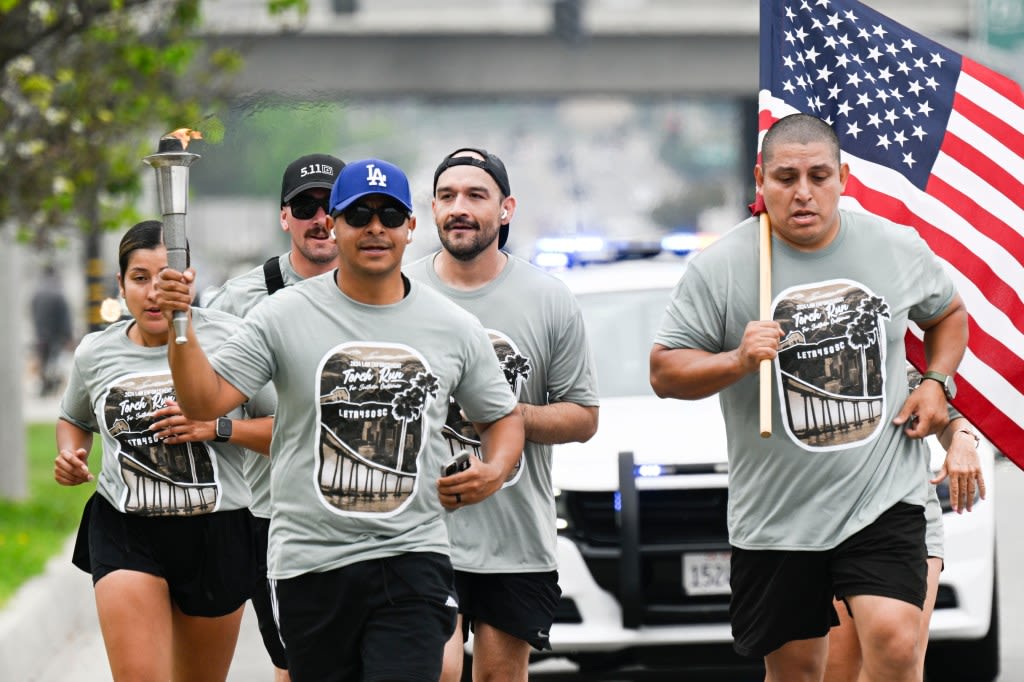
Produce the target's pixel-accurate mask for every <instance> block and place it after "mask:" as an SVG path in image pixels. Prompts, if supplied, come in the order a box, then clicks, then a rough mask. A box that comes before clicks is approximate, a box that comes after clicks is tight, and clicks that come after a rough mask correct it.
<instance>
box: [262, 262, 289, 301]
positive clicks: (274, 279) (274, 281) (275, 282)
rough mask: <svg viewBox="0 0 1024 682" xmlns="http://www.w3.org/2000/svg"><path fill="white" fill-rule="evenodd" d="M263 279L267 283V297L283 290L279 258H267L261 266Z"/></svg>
mask: <svg viewBox="0 0 1024 682" xmlns="http://www.w3.org/2000/svg"><path fill="white" fill-rule="evenodd" d="M263 278H264V279H265V280H266V282H267V296H272V295H273V294H274V292H275V291H279V290H281V289H284V277H283V276H282V275H281V257H280V256H274V257H273V258H268V259H267V262H266V263H264V264H263Z"/></svg>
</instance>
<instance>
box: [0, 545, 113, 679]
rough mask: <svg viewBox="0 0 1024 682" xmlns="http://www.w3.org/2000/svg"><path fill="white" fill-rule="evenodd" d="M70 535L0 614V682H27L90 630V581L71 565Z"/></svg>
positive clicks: (92, 625) (92, 619)
mask: <svg viewBox="0 0 1024 682" xmlns="http://www.w3.org/2000/svg"><path fill="white" fill-rule="evenodd" d="M74 546H75V537H74V536H73V535H72V536H71V538H69V539H68V541H67V542H65V543H64V549H63V550H62V551H61V552H60V554H58V555H56V556H54V557H53V558H51V559H50V560H49V561H48V562H47V564H46V569H45V570H44V571H43V574H42V575H39V576H36V577H34V578H32V579H30V580H29V581H28V582H26V583H25V584H24V585H22V586H21V587H20V588H19V589H18V591H17V592H16V593H15V594H14V596H13V597H12V598H11V600H10V601H9V602H8V603H7V605H6V606H5V607H4V608H3V610H0V670H2V671H3V676H4V679H8V680H24V681H25V682H31V680H34V679H36V677H37V676H38V675H39V674H41V673H42V671H43V670H44V669H45V668H46V666H47V665H48V663H49V662H50V660H51V659H52V658H53V657H54V656H56V655H57V654H58V652H60V651H61V650H62V649H63V647H64V645H65V644H66V643H68V642H69V641H70V640H71V639H72V637H73V635H74V633H75V632H77V631H80V630H81V629H83V628H95V619H96V617H95V608H96V606H95V602H94V600H93V591H92V581H91V580H90V578H89V576H88V575H86V574H85V573H83V572H82V571H80V570H78V569H77V568H75V567H74V566H73V565H72V564H71V553H72V550H73V549H74Z"/></svg>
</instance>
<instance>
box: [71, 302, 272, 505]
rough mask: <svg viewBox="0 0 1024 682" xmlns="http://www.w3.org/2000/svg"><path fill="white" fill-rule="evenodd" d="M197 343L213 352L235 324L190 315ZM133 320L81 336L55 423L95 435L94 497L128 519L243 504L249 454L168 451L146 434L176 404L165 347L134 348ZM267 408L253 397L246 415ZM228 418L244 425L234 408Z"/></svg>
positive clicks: (231, 449)
mask: <svg viewBox="0 0 1024 682" xmlns="http://www.w3.org/2000/svg"><path fill="white" fill-rule="evenodd" d="M192 320H193V324H194V325H195V330H196V336H197V338H198V339H200V342H201V343H202V344H203V346H204V347H206V348H209V349H216V348H218V347H219V346H220V345H221V343H223V341H224V340H225V339H226V338H228V337H229V336H230V335H231V334H232V333H233V332H234V331H235V329H237V326H238V325H239V324H240V323H241V320H239V319H237V318H236V317H234V316H232V315H228V314H226V313H221V312H216V311H214V312H211V311H206V310H203V309H202V308H193V309H192ZM132 324H134V321H133V320H122V321H120V322H116V323H114V324H112V325H111V326H109V327H107V328H106V329H104V330H103V331H99V332H93V333H92V334H89V335H87V336H86V337H85V338H84V339H82V342H81V343H80V344H79V345H78V348H77V349H76V350H75V360H74V365H73V367H72V370H71V375H70V377H69V379H68V386H67V389H66V390H65V392H64V397H63V399H62V400H61V404H60V418H61V419H64V420H66V421H68V422H70V423H72V424H74V425H75V426H78V427H79V428H81V429H83V430H86V431H92V432H94V433H99V435H100V440H101V443H102V446H103V460H102V464H101V467H100V473H99V476H98V477H97V490H98V491H99V493H100V495H102V496H103V497H104V498H106V500H107V501H108V502H110V503H111V504H112V505H114V507H116V508H117V509H119V510H121V511H122V512H125V513H127V514H141V515H145V516H191V515H195V514H204V513H208V512H215V511H226V510H230V509H244V508H245V507H247V506H248V505H249V500H250V495H249V486H247V485H246V484H245V481H244V479H243V477H242V462H243V460H244V458H245V457H247V456H248V457H252V455H248V454H247V451H246V450H244V449H243V448H241V447H239V446H237V445H233V444H231V443H216V442H213V441H205V442H193V443H182V444H179V445H168V444H166V443H164V442H162V441H159V440H157V438H156V436H155V435H154V434H153V432H151V431H150V430H149V427H150V425H151V424H152V423H153V421H154V419H153V417H152V414H153V412H154V411H156V410H159V409H160V408H162V407H164V406H165V405H166V402H167V400H173V399H174V397H175V393H174V384H173V383H172V381H171V371H170V369H169V368H168V366H167V347H166V346H151V347H146V346H140V345H139V344H137V343H135V342H133V341H132V340H131V339H129V338H128V333H127V332H128V329H129V327H130V326H131V325H132ZM272 410H273V401H272V400H268V396H267V394H266V393H265V392H260V393H256V395H255V396H254V398H253V400H251V401H249V403H248V405H247V411H249V412H250V413H251V414H252V415H253V416H262V415H265V414H270V413H271V412H272ZM227 416H229V417H231V418H232V419H241V418H243V410H242V409H241V408H239V409H237V410H233V411H232V412H231V413H230V414H229V415H227Z"/></svg>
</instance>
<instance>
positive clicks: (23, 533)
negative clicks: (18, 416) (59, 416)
mask: <svg viewBox="0 0 1024 682" xmlns="http://www.w3.org/2000/svg"><path fill="white" fill-rule="evenodd" d="M98 440H99V439H96V441H95V442H96V447H95V449H94V450H93V454H92V455H91V456H90V457H89V466H90V468H91V469H92V470H93V473H94V474H95V473H96V472H97V471H98V467H99V463H100V457H99V443H98ZM26 446H27V448H28V477H29V496H28V498H27V499H25V500H23V501H21V502H11V501H9V500H0V566H3V570H0V607H2V606H3V605H4V604H5V603H7V601H8V600H9V599H10V598H11V596H12V595H13V594H14V593H15V592H16V591H17V590H18V587H20V586H21V584H22V583H24V582H25V581H26V580H28V579H29V578H31V577H32V576H35V575H39V574H40V573H42V572H43V569H44V568H45V567H46V562H47V561H48V560H49V559H50V557H52V556H54V555H55V554H57V553H59V552H60V550H61V548H62V547H63V546H64V543H65V542H66V541H67V539H68V537H69V536H70V535H71V534H72V533H74V532H75V530H76V529H77V528H78V521H79V519H80V518H81V516H82V508H83V507H84V506H85V501H86V500H87V499H89V496H90V495H92V493H93V491H94V490H95V489H96V484H95V483H84V484H82V485H79V486H74V487H66V486H62V485H58V484H57V483H56V482H55V481H54V480H53V459H54V457H55V456H56V454H57V452H56V445H55V437H54V425H53V424H34V425H31V426H29V427H28V432H27V437H26Z"/></svg>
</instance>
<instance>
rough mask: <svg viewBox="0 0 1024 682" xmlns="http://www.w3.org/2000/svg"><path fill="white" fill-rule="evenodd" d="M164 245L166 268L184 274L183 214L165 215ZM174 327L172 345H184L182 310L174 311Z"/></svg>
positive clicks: (186, 324)
mask: <svg viewBox="0 0 1024 682" xmlns="http://www.w3.org/2000/svg"><path fill="white" fill-rule="evenodd" d="M163 218H164V245H165V246H166V247H167V267H169V268H170V269H171V270H177V271H178V272H184V271H185V268H187V267H188V251H187V249H188V246H187V242H186V238H185V214H184V213H165V214H164V216H163ZM171 322H172V324H173V325H174V343H176V344H178V345H179V346H180V345H182V344H183V343H185V340H186V338H187V336H186V332H187V331H188V315H187V314H186V313H185V312H184V311H183V310H176V311H174V317H173V318H172V320H171Z"/></svg>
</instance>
